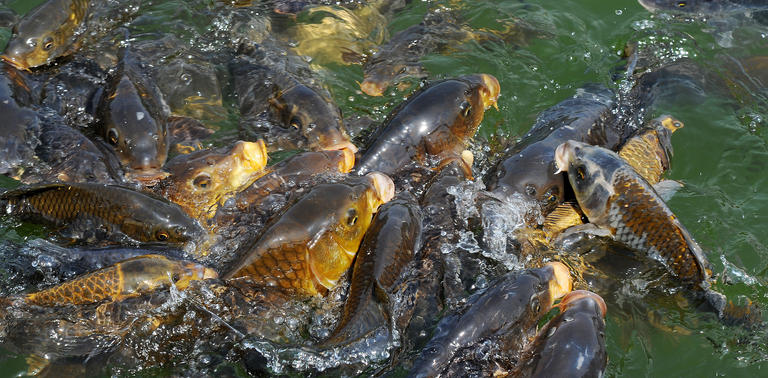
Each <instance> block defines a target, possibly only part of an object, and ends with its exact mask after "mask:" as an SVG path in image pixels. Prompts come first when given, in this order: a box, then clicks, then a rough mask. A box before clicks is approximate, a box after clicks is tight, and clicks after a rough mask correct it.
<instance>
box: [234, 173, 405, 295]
mask: <svg viewBox="0 0 768 378" xmlns="http://www.w3.org/2000/svg"><path fill="white" fill-rule="evenodd" d="M393 195H394V184H393V183H392V180H391V179H390V178H389V177H387V176H385V175H383V174H381V173H377V172H374V173H371V174H370V175H368V176H365V177H361V178H354V179H352V178H350V179H349V180H347V182H346V183H339V184H322V185H318V186H316V187H315V188H314V189H312V191H311V192H309V193H308V194H307V195H305V196H304V197H302V198H301V199H300V200H299V201H298V202H296V203H295V204H294V205H293V206H291V207H290V208H289V209H288V210H286V211H285V212H284V213H283V214H282V215H281V216H280V218H279V219H277V220H276V221H275V222H274V223H273V224H272V225H270V226H269V227H268V228H267V230H266V231H265V232H264V233H263V234H262V236H261V237H260V238H259V239H258V240H257V241H256V242H255V243H254V244H253V245H249V246H246V248H245V253H244V254H243V255H242V257H241V259H240V261H238V262H236V263H235V264H234V266H233V267H232V268H231V269H229V270H228V273H226V274H225V275H224V278H227V279H229V278H237V277H249V278H250V280H251V281H252V282H254V283H256V284H259V285H267V286H274V287H278V288H281V289H285V290H289V291H295V292H297V293H300V294H305V295H314V294H318V293H321V292H324V291H325V290H326V289H330V288H333V287H334V286H335V285H336V282H337V281H338V279H339V278H340V277H341V275H342V274H344V272H346V270H347V269H348V268H349V266H350V265H351V264H352V260H353V259H354V257H355V254H356V253H357V250H358V248H359V246H360V242H361V241H362V238H363V235H364V234H365V231H366V230H367V229H368V226H369V225H370V223H371V219H372V218H373V213H375V212H376V211H377V209H378V207H379V205H381V204H382V203H385V202H387V201H389V200H390V199H391V198H392V196H393Z"/></svg>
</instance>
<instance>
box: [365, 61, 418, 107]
mask: <svg viewBox="0 0 768 378" xmlns="http://www.w3.org/2000/svg"><path fill="white" fill-rule="evenodd" d="M388 63H390V62H385V61H384V60H383V59H377V57H376V56H374V58H373V60H372V63H370V64H369V65H368V66H369V68H368V69H366V71H365V73H364V76H363V82H362V83H360V90H361V91H363V93H365V94H367V95H368V96H373V97H378V96H382V95H384V91H386V90H387V88H389V86H390V85H391V84H392V83H394V82H396V81H398V80H400V79H403V78H405V77H424V76H426V72H425V71H424V68H422V67H421V65H420V64H418V63H409V62H404V61H403V62H400V63H394V64H388Z"/></svg>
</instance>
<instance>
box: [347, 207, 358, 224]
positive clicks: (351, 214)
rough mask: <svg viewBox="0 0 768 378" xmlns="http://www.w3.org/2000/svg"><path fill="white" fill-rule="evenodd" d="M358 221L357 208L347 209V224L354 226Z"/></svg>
mask: <svg viewBox="0 0 768 378" xmlns="http://www.w3.org/2000/svg"><path fill="white" fill-rule="evenodd" d="M355 223H357V210H355V209H349V210H347V226H354V225H355Z"/></svg>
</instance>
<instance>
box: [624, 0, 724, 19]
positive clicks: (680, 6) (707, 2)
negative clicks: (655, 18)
mask: <svg viewBox="0 0 768 378" xmlns="http://www.w3.org/2000/svg"><path fill="white" fill-rule="evenodd" d="M638 2H639V3H640V5H642V6H643V8H645V9H647V10H648V11H650V12H658V11H670V12H676V13H688V14H700V15H706V14H711V13H717V12H720V11H722V10H723V4H722V3H725V2H721V1H713V0H638Z"/></svg>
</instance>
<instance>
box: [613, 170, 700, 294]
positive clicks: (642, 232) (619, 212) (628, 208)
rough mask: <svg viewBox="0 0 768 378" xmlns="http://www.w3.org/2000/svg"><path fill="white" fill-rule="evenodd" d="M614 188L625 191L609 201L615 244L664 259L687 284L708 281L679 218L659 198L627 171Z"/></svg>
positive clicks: (619, 173) (616, 178)
mask: <svg viewBox="0 0 768 378" xmlns="http://www.w3.org/2000/svg"><path fill="white" fill-rule="evenodd" d="M613 184H614V187H617V188H622V190H621V191H617V192H616V193H615V194H614V195H613V196H611V197H610V199H609V201H608V205H609V212H608V221H609V223H610V226H611V229H612V231H613V232H614V237H615V238H616V240H619V241H621V242H624V243H626V244H627V245H628V246H630V247H632V248H634V249H637V250H643V251H645V250H647V251H650V252H651V254H652V255H654V256H659V257H661V259H662V260H663V261H664V262H665V263H666V264H667V265H668V266H669V268H670V269H671V270H672V271H673V272H674V274H675V275H677V276H678V277H680V278H682V279H684V280H687V281H699V282H700V281H706V280H707V279H708V278H709V277H708V274H707V273H706V270H705V269H704V268H703V267H702V266H701V260H700V258H698V257H697V256H696V253H697V252H696V251H695V250H696V249H698V246H695V245H692V246H689V243H688V242H687V240H686V237H685V235H684V234H683V233H684V232H685V231H684V229H683V228H682V226H681V225H680V223H679V221H678V220H677V217H675V215H674V214H672V212H671V211H670V210H669V208H667V206H666V205H664V204H663V202H661V200H660V199H659V198H658V196H657V195H655V193H653V192H652V191H650V190H649V188H648V187H647V185H643V184H642V183H641V182H640V181H639V180H638V179H637V178H636V177H635V175H632V174H631V173H629V172H626V171H625V170H619V171H617V172H616V173H615V175H614V177H613Z"/></svg>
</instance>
